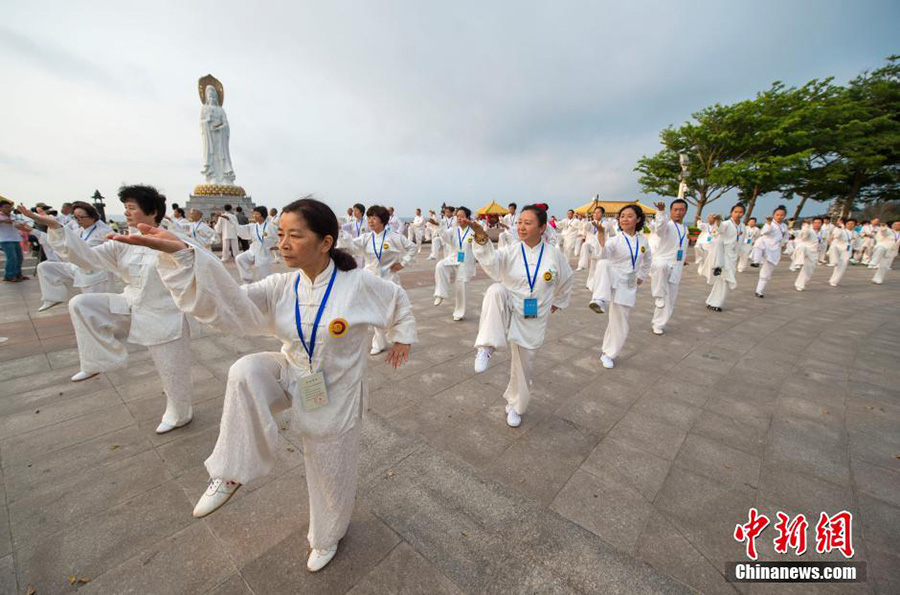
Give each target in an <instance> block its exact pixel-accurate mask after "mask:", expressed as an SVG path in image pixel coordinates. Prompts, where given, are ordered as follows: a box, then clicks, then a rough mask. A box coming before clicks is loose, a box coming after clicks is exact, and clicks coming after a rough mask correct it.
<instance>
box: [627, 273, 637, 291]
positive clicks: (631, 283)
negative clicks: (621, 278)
mask: <svg viewBox="0 0 900 595" xmlns="http://www.w3.org/2000/svg"><path fill="white" fill-rule="evenodd" d="M627 279H628V287H636V286H637V271H631V272H630V273H628V277H627Z"/></svg>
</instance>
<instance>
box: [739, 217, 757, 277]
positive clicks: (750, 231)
mask: <svg viewBox="0 0 900 595" xmlns="http://www.w3.org/2000/svg"><path fill="white" fill-rule="evenodd" d="M757 237H759V228H758V227H757V226H756V217H750V218H749V219H748V220H747V225H745V226H744V235H743V237H742V238H741V244H740V246H739V247H738V262H737V272H739V273H743V272H744V271H746V270H747V267H748V266H750V256H751V255H752V254H753V242H755V241H756V238H757Z"/></svg>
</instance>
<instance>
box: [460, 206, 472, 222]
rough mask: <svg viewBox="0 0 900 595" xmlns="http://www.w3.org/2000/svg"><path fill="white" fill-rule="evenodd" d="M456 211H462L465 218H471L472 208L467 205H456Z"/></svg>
mask: <svg viewBox="0 0 900 595" xmlns="http://www.w3.org/2000/svg"><path fill="white" fill-rule="evenodd" d="M456 211H462V212H464V213H465V214H466V219H471V218H472V210H471V209H469V207H456Z"/></svg>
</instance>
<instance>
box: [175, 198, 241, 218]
mask: <svg viewBox="0 0 900 595" xmlns="http://www.w3.org/2000/svg"><path fill="white" fill-rule="evenodd" d="M225 205H231V206H232V207H241V208H242V209H243V210H244V214H245V215H247V217H250V212H251V211H253V208H254V207H255V206H256V205H255V204H253V200H252V199H251V197H250V196H247V195H244V196H226V195H224V194H203V195H196V194H191V195H190V198H189V199H188V201H187V204H186V205H184V210H185V212H187V211H189V210H190V209H197V210H198V211H200V212H201V213H203V218H204V219H208V218H209V216H210V215H211V214H212V213H213V212H218V213H224V212H225Z"/></svg>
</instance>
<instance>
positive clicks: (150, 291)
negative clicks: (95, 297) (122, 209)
mask: <svg viewBox="0 0 900 595" xmlns="http://www.w3.org/2000/svg"><path fill="white" fill-rule="evenodd" d="M129 232H130V233H131V234H139V233H140V232H139V231H138V230H137V229H136V228H132V229H130V230H129ZM47 236H48V238H49V239H50V245H51V246H53V249H54V250H56V252H57V253H58V254H59V256H60V258H62V259H63V260H65V261H67V262H71V263H72V264H76V265H78V266H80V267H84V268H86V269H90V270H103V271H110V272H112V273H115V274H117V275H118V276H119V277H121V278H122V281H124V282H125V290H124V291H123V292H122V293H121V294H109V306H110V310H111V311H112V313H113V314H125V315H128V314H130V315H131V327H130V330H129V332H128V340H129V341H130V342H132V343H137V344H138V345H159V344H162V343H168V342H169V341H174V340H175V339H180V338H181V335H182V328H183V326H184V318H185V317H184V314H183V313H182V312H181V311H180V310H179V309H178V308H177V307H176V306H175V302H174V301H173V300H172V296H171V295H170V294H169V291H168V290H167V289H166V288H165V286H164V285H163V284H162V281H161V280H160V278H159V274H158V273H157V272H156V259H157V254H158V252H157V251H156V250H153V249H151V248H145V247H143V246H132V245H130V244H123V243H121V242H105V243H103V244H100V245H99V246H94V247H93V248H92V247H90V246H88V244H87V243H86V242H84V241H83V240H82V239H81V238H80V237H79V235H78V232H76V231H74V230H73V229H70V228H68V227H60V228H57V229H51V230H50V232H49V233H48V234H47ZM189 322H190V319H189Z"/></svg>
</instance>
